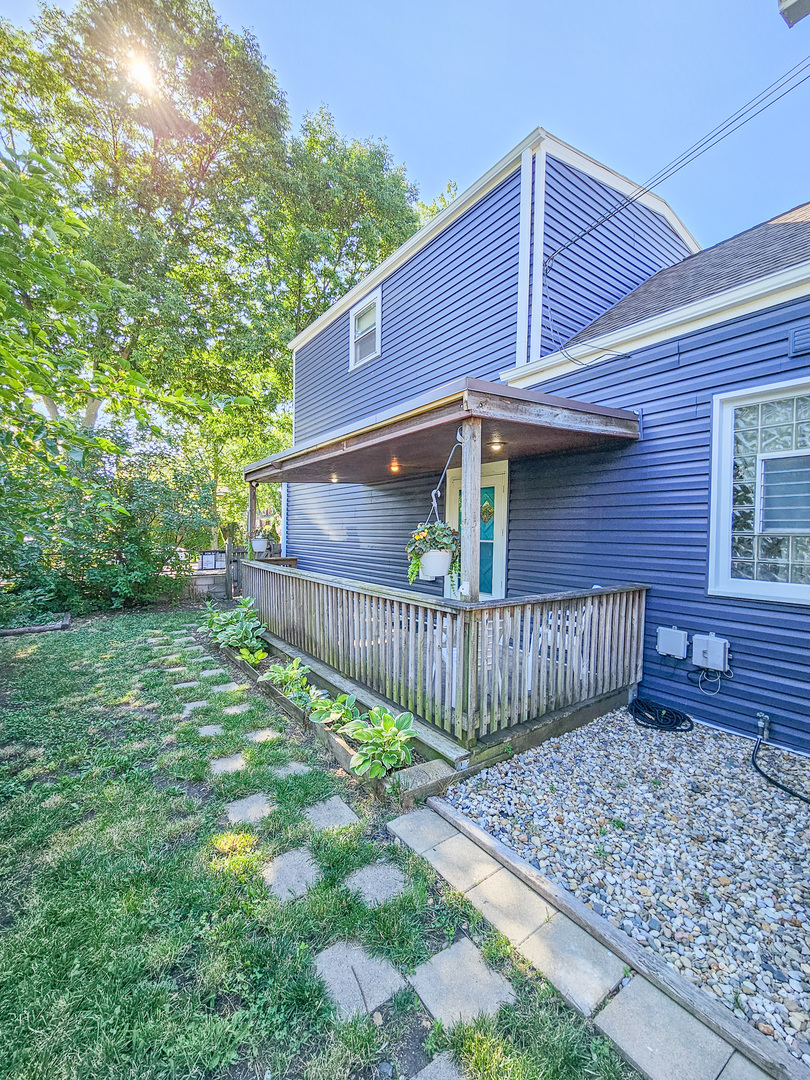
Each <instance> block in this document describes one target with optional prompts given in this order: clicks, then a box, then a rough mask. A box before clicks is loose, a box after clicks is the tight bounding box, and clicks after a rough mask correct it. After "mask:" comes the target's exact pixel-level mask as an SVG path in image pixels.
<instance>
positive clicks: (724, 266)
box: [566, 203, 810, 348]
mask: <svg viewBox="0 0 810 1080" xmlns="http://www.w3.org/2000/svg"><path fill="white" fill-rule="evenodd" d="M806 262H810V203H804V204H802V205H801V206H796V207H794V208H793V209H792V210H788V211H787V213H784V214H779V215H778V216H777V217H774V218H771V219H770V221H764V222H763V223H762V224H761V225H755V226H754V228H753V229H747V230H746V231H745V232H741V233H738V234H737V236H732V237H731V238H730V239H729V240H723V241H721V242H720V243H719V244H715V246H714V247H711V248H706V249H705V250H704V251H699V252H697V254H695V255H689V256H687V257H686V258H685V259H683V260H682V262H679V263H675V264H674V265H673V266H667V267H665V268H664V269H663V270H659V271H658V273H657V274H654V275H653V276H652V277H651V278H649V279H648V280H647V281H645V282H644V283H643V284H642V285H639V287H638V288H637V289H634V290H633V292H631V293H630V294H629V295H628V296H625V298H624V299H623V300H620V301H619V302H618V303H617V304H614V305H613V307H612V308H609V309H608V311H606V312H605V313H604V315H600V316H599V318H598V319H594V321H593V322H592V323H590V324H589V325H588V326H586V327H585V329H584V330H580V332H579V333H578V334H576V335H575V336H574V337H572V338H571V340H570V341H568V342H566V348H567V347H568V346H571V345H578V344H580V343H582V342H585V341H590V340H591V339H592V338H597V337H600V336H601V335H603V334H608V333H611V332H613V331H617V330H621V329H622V328H624V327H629V326H632V325H633V324H634V323H638V322H641V321H642V320H643V319H649V318H653V317H654V316H656V315H662V314H663V313H664V312H667V311H674V310H675V309H676V308H680V307H683V306H684V305H686V304H691V303H694V302H695V301H699V300H704V299H706V298H707V297H709V296H714V295H715V294H717V293H722V292H725V291H726V290H728V289H734V288H736V287H738V286H740V285H747V284H749V283H751V282H753V281H758V280H759V279H760V278H765V277H768V276H769V275H771V274H775V273H778V272H779V271H781V270H787V269H788V268H789V267H791V266H797V265H799V264H801V263H806Z"/></svg>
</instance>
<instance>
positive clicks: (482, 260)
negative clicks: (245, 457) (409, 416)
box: [295, 169, 520, 443]
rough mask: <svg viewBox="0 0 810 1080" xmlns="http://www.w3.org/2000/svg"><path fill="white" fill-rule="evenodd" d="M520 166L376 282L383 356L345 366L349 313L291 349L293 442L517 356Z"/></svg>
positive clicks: (481, 374) (493, 375)
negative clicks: (379, 294) (351, 367)
mask: <svg viewBox="0 0 810 1080" xmlns="http://www.w3.org/2000/svg"><path fill="white" fill-rule="evenodd" d="M519 203H520V170H519V169H518V170H517V171H515V172H514V173H512V174H511V175H510V176H508V177H507V178H506V179H505V180H504V181H502V182H501V183H500V184H499V185H498V186H497V187H496V188H494V189H493V190H492V191H491V192H489V193H488V194H487V195H486V196H484V198H482V199H481V200H479V202H477V203H476V204H475V205H474V206H471V207H470V209H469V210H467V211H466V212H465V213H464V214H462V215H461V217H459V218H458V220H457V221H454V222H453V223H452V224H451V225H449V226H448V227H447V228H446V229H444V230H443V231H442V232H440V233H439V234H438V235H437V236H436V237H435V238H434V239H433V240H432V241H431V242H430V243H429V244H428V245H427V246H426V247H424V248H422V249H421V251H418V252H416V254H415V255H414V256H413V257H412V258H411V259H409V260H408V261H407V262H406V263H405V264H404V265H403V266H401V267H399V268H398V269H397V270H394V271H393V272H392V274H391V275H390V277H388V278H386V279H385V280H384V281H383V283H382V339H381V342H382V355H381V356H379V357H378V358H377V359H376V360H372V361H370V362H369V363H368V364H364V365H361V366H360V367H358V368H355V369H354V370H352V371H349V370H348V358H349V317H348V314H346V315H344V316H342V317H340V318H338V319H336V320H335V322H334V323H332V324H331V325H330V326H327V327H326V328H325V329H324V330H322V331H321V333H320V334H318V335H317V336H316V337H315V338H313V340H312V341H309V342H307V344H306V345H303V346H302V347H301V348H299V349H298V350H296V357H295V440H296V443H303V442H307V441H309V440H311V439H313V438H315V437H317V436H318V435H320V434H323V433H324V432H326V431H328V430H330V429H332V428H340V427H344V426H346V425H349V424H351V423H352V421H354V420H357V419H358V418H359V417H362V416H367V415H369V414H370V413H374V412H376V411H378V410H380V409H385V408H389V407H390V406H391V405H392V404H394V403H396V402H397V401H404V400H406V399H407V398H410V397H414V396H415V395H416V394H419V393H421V392H423V391H425V390H430V389H431V388H433V387H437V386H441V385H442V384H443V383H447V382H450V381H451V380H452V379H455V378H458V377H460V376H463V375H472V376H475V377H476V378H482V379H497V377H498V372H499V371H502V370H503V369H504V368H505V367H511V366H512V365H513V364H514V360H515V342H516V332H517V329H516V326H517V324H516V313H517V282H518V226H519V212H520V206H519Z"/></svg>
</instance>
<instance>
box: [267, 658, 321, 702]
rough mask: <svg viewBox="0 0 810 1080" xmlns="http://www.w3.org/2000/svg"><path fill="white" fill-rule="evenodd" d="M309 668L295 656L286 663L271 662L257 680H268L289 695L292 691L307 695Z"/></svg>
mask: <svg viewBox="0 0 810 1080" xmlns="http://www.w3.org/2000/svg"><path fill="white" fill-rule="evenodd" d="M309 671H310V669H309V668H308V667H305V666H304V665H303V664H302V663H301V661H300V660H299V659H298V657H296V658H295V659H294V660H290V661H289V663H287V664H271V665H270V667H269V668H268V669H267V671H265V673H264V674H263V675H260V676H259V682H270V683H272V684H273V686H277V687H278V688H279V690H281V691H282V692H283V693H285V694H286V695H287V697H290V696H291V695H292V694H293V693H301V692H303V693H305V694H307V696H308V697H309V689H308V683H307V675H309Z"/></svg>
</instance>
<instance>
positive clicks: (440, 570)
mask: <svg viewBox="0 0 810 1080" xmlns="http://www.w3.org/2000/svg"><path fill="white" fill-rule="evenodd" d="M405 550H406V551H407V552H408V581H410V582H411V583H413V582H414V581H416V579H417V577H418V578H419V579H420V581H434V580H435V579H436V578H441V577H444V576H445V574H448V573H449V574H453V575H456V576H458V573H459V563H460V559H461V540H460V538H459V535H458V533H457V532H456V530H455V529H454V528H453V527H452V526H451V525H448V524H447V522H445V521H434V522H433V523H432V524H430V525H428V524H426V523H423V524H422V525H420V526H419V527H418V528H417V529H416V530H415V531H414V533H413V534H412V536H411V539H410V540H409V541H408V545H407V547H406V548H405Z"/></svg>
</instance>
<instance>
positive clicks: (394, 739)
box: [340, 705, 416, 779]
mask: <svg viewBox="0 0 810 1080" xmlns="http://www.w3.org/2000/svg"><path fill="white" fill-rule="evenodd" d="M340 731H341V734H345V735H348V736H349V738H351V739H354V741H355V742H357V743H359V744H360V748H359V750H358V751H357V752H356V753H355V755H354V756H353V757H352V760H351V761H350V762H349V765H350V767H351V768H352V770H353V771H354V772H356V773H357V775H358V776H363V775H365V774H366V773H368V775H369V776H370V777H372V778H374V779H379V778H380V777H383V776H385V775H386V773H389V772H390V771H391V770H392V769H398V768H401V767H402V766H403V765H410V763H411V761H412V756H411V748H410V746H408V743H409V742H410V741H411V739H412V738H413V737H414V736H415V735H416V731H415V730H414V727H413V713H409V712H406V713H400V714H399V716H397V717H394V716H392V715H391V713H389V712H387V711H386V710H385V709H383V708H381V707H380V706H379V705H378V706H377V707H376V708H374V709H372V710H371V712H370V713H369V714H368V720H363V719H359V720H352V721H350V722H349V723H348V724H344V725H343V727H342V728H341V729H340Z"/></svg>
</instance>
